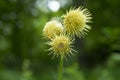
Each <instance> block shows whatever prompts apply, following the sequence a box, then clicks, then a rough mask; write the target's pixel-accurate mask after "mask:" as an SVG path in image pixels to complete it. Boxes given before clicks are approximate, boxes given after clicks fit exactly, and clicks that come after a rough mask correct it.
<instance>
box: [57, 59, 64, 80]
mask: <svg viewBox="0 0 120 80" xmlns="http://www.w3.org/2000/svg"><path fill="white" fill-rule="evenodd" d="M62 71H63V57H60V63H59V66H58V80H62Z"/></svg>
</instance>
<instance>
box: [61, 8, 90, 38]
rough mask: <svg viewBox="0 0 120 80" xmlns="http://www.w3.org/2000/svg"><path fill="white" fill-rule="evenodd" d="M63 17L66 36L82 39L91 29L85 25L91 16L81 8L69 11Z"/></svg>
mask: <svg viewBox="0 0 120 80" xmlns="http://www.w3.org/2000/svg"><path fill="white" fill-rule="evenodd" d="M63 17H64V19H63V24H64V27H65V32H66V33H67V34H68V35H71V36H75V35H76V36H78V37H83V36H84V35H85V34H86V32H88V31H89V30H90V29H91V27H90V26H89V25H87V23H88V22H91V19H92V17H91V14H90V13H89V11H88V10H87V9H84V8H83V7H79V8H77V9H70V10H69V11H68V12H67V13H66V15H64V16H63Z"/></svg>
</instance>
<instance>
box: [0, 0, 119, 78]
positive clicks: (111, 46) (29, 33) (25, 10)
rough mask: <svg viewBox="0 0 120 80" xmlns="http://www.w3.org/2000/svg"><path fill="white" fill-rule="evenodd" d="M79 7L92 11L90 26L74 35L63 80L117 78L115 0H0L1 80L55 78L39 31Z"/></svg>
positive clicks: (53, 62)
mask: <svg viewBox="0 0 120 80" xmlns="http://www.w3.org/2000/svg"><path fill="white" fill-rule="evenodd" d="M79 6H84V7H86V8H88V9H89V11H90V12H91V14H92V16H93V19H92V21H93V23H92V24H90V25H91V26H92V30H91V31H90V32H89V33H88V35H87V36H86V37H85V38H84V39H79V38H76V40H75V49H76V50H77V51H78V53H75V56H70V57H68V61H65V62H64V71H63V80H120V9H119V8H120V0H0V80H57V65H58V59H57V58H55V59H51V57H52V56H48V53H49V52H47V51H45V50H46V49H48V48H49V46H47V45H45V44H44V43H45V42H46V41H45V40H44V39H43V36H42V29H43V27H44V25H45V23H46V22H47V21H49V20H50V19H51V18H52V17H56V16H61V15H63V14H65V13H66V11H67V10H69V9H70V8H71V7H79Z"/></svg>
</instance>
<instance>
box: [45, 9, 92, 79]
mask: <svg viewBox="0 0 120 80" xmlns="http://www.w3.org/2000/svg"><path fill="white" fill-rule="evenodd" d="M91 19H92V17H91V14H90V12H89V11H88V9H86V8H83V7H79V8H77V9H75V8H73V9H70V10H69V11H68V12H67V13H66V14H64V15H62V16H61V17H59V18H52V20H50V21H49V22H47V23H46V24H45V27H44V28H43V36H44V37H45V38H47V39H48V40H49V41H48V42H47V43H46V44H48V45H49V46H50V48H49V49H48V51H50V53H49V54H52V55H53V57H55V56H56V57H60V63H59V66H58V80H62V69H63V60H64V59H66V56H68V55H74V54H73V53H74V52H76V51H75V50H74V49H73V45H72V44H73V43H74V39H75V38H74V37H75V36H77V37H79V38H82V37H84V36H85V35H86V34H87V32H89V30H90V29H91V27H90V26H89V25H88V23H89V22H91Z"/></svg>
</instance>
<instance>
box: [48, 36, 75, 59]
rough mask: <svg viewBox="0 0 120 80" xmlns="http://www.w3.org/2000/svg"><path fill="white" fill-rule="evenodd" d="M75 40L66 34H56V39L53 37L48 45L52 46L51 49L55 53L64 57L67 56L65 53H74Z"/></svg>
mask: <svg viewBox="0 0 120 80" xmlns="http://www.w3.org/2000/svg"><path fill="white" fill-rule="evenodd" d="M72 43H73V40H71V39H70V38H69V37H67V36H65V35H60V36H56V37H55V38H54V39H51V41H50V42H49V43H48V45H50V46H51V48H49V50H50V51H51V53H53V55H54V56H55V55H57V56H58V55H60V56H62V57H65V55H69V54H72V51H74V50H73V49H72V45H71V44H72Z"/></svg>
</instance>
